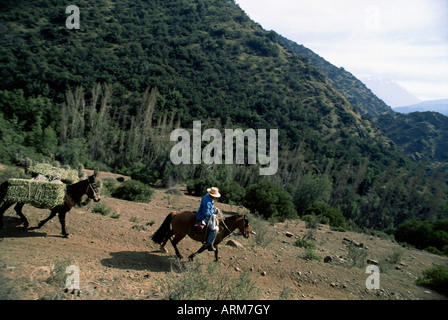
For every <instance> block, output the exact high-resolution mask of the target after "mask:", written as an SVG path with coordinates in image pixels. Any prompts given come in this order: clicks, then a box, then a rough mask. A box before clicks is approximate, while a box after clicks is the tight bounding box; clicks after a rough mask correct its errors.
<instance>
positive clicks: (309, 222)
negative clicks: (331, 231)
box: [301, 214, 319, 229]
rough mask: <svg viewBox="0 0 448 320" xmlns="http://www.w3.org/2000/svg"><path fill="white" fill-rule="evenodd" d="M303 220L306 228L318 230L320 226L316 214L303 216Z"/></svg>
mask: <svg viewBox="0 0 448 320" xmlns="http://www.w3.org/2000/svg"><path fill="white" fill-rule="evenodd" d="M301 219H302V220H303V221H305V226H306V227H307V228H308V229H316V228H317V225H318V224H319V219H318V218H317V217H316V216H315V215H314V214H309V215H306V216H303V217H302V218H301Z"/></svg>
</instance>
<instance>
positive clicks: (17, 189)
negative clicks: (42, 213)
mask: <svg viewBox="0 0 448 320" xmlns="http://www.w3.org/2000/svg"><path fill="white" fill-rule="evenodd" d="M66 192H67V186H66V185H65V184H63V183H57V182H44V181H37V180H26V179H10V180H9V187H8V189H7V192H6V195H5V198H4V199H3V201H5V202H11V203H16V202H20V203H29V204H31V205H33V206H35V207H38V208H46V209H51V208H54V207H56V206H60V205H62V204H64V201H65V193H66Z"/></svg>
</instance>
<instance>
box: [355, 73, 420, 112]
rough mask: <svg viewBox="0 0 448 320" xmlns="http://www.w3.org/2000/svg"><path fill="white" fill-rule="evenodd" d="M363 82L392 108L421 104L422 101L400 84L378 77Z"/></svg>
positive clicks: (363, 79)
mask: <svg viewBox="0 0 448 320" xmlns="http://www.w3.org/2000/svg"><path fill="white" fill-rule="evenodd" d="M361 81H362V82H364V83H365V84H366V86H367V87H368V88H370V89H371V90H372V91H373V93H375V94H376V95H377V96H378V97H379V98H380V99H382V100H383V101H384V102H385V103H386V104H387V105H389V106H391V107H392V108H396V107H403V106H408V105H412V104H416V103H419V102H420V100H419V99H418V98H417V97H415V96H414V95H412V94H411V93H410V92H408V91H407V90H406V89H404V88H403V87H401V86H400V85H399V84H398V83H396V82H393V81H391V80H387V79H380V78H377V77H367V78H362V79H361Z"/></svg>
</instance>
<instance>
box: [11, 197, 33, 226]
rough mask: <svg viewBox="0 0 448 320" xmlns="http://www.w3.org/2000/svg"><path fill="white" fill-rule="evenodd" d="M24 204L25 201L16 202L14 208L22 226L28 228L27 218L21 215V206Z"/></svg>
mask: <svg viewBox="0 0 448 320" xmlns="http://www.w3.org/2000/svg"><path fill="white" fill-rule="evenodd" d="M24 205H25V203H20V202H18V203H17V204H16V205H15V207H14V210H15V211H16V213H17V214H18V215H19V217H20V220H22V223H23V226H24V227H25V228H28V226H29V225H30V224H29V223H28V220H27V218H26V217H25V216H24V215H23V212H22V208H23V206H24Z"/></svg>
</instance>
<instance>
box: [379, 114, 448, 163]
mask: <svg viewBox="0 0 448 320" xmlns="http://www.w3.org/2000/svg"><path fill="white" fill-rule="evenodd" d="M377 124H378V126H379V128H380V129H381V130H382V131H384V132H387V135H388V136H389V137H390V138H391V139H392V140H393V141H395V143H396V144H397V146H398V148H399V149H400V150H401V151H403V152H405V153H406V154H408V155H409V156H410V157H411V158H412V159H414V160H415V161H419V160H425V159H426V160H427V159H430V160H436V161H440V162H446V161H447V160H448V136H447V134H448V117H447V116H444V115H442V114H440V113H437V112H413V113H409V114H399V113H396V114H392V115H384V116H381V117H379V118H378V121H377Z"/></svg>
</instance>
